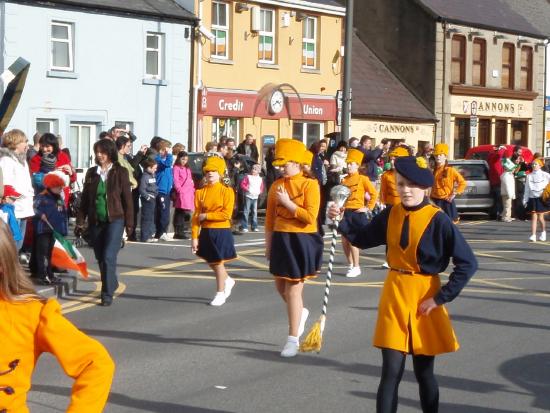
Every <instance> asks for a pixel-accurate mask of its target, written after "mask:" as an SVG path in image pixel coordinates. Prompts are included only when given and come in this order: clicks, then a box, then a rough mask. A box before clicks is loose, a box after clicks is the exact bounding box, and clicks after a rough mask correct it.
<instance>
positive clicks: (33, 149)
mask: <svg viewBox="0 0 550 413" xmlns="http://www.w3.org/2000/svg"><path fill="white" fill-rule="evenodd" d="M41 136H42V134H40V133H38V132H36V133H35V134H34V135H33V136H32V146H29V149H28V150H27V162H30V161H31V159H32V157H33V156H34V155H36V154H37V153H38V151H39V149H40V137H41Z"/></svg>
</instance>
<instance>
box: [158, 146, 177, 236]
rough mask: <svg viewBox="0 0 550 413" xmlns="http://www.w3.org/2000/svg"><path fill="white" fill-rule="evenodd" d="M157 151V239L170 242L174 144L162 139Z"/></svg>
mask: <svg viewBox="0 0 550 413" xmlns="http://www.w3.org/2000/svg"><path fill="white" fill-rule="evenodd" d="M155 146H156V147H155V150H156V151H157V152H158V154H157V156H156V159H155V160H156V161H157V165H158V168H157V173H156V179H157V186H158V194H157V203H156V210H155V228H156V233H155V238H157V239H158V240H159V241H166V240H168V234H167V232H168V224H169V223H170V193H171V191H172V186H173V185H174V177H173V175H172V164H173V163H174V156H173V155H172V153H171V152H170V148H171V147H172V143H171V142H170V141H168V140H166V139H161V140H160V141H158V142H157V143H156V145H155Z"/></svg>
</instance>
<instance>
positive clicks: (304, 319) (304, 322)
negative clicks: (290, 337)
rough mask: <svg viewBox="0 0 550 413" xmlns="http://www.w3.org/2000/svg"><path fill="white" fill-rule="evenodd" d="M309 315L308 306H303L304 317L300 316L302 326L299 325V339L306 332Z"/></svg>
mask: <svg viewBox="0 0 550 413" xmlns="http://www.w3.org/2000/svg"><path fill="white" fill-rule="evenodd" d="M308 317H309V310H308V309H307V308H305V307H304V308H302V317H301V318H300V326H299V327H298V340H299V339H300V337H301V336H302V334H304V329H305V328H306V321H307V318H308Z"/></svg>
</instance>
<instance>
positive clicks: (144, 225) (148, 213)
mask: <svg viewBox="0 0 550 413" xmlns="http://www.w3.org/2000/svg"><path fill="white" fill-rule="evenodd" d="M143 165H144V171H143V174H142V175H141V179H140V181H139V195H140V199H141V226H140V227H141V234H140V237H141V242H156V241H158V240H157V239H156V238H153V235H154V233H155V204H156V199H157V195H158V187H157V180H156V177H155V173H156V171H157V168H158V165H157V162H156V161H155V160H154V159H146V160H145V161H144V163H143Z"/></svg>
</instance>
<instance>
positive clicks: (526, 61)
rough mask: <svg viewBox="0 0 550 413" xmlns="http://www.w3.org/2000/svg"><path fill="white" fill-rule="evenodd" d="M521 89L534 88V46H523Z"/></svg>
mask: <svg viewBox="0 0 550 413" xmlns="http://www.w3.org/2000/svg"><path fill="white" fill-rule="evenodd" d="M519 88H520V89H521V90H533V48H531V47H529V46H523V47H522V48H521V77H520V80H519Z"/></svg>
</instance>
